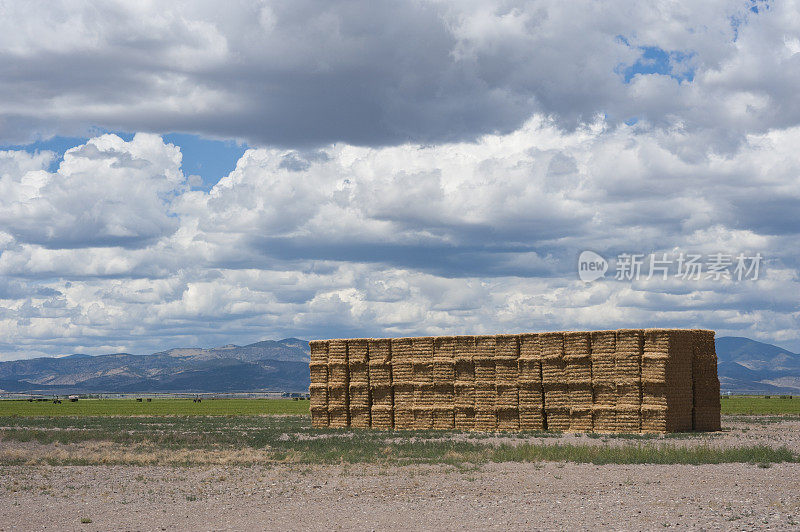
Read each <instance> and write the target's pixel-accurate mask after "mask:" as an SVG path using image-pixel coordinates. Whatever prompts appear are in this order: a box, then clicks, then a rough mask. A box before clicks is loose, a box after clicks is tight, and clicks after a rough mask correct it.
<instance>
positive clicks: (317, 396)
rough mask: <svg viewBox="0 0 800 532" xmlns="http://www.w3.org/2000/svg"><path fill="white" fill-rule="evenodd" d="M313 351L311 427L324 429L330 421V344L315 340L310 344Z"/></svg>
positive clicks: (311, 365) (310, 365)
mask: <svg viewBox="0 0 800 532" xmlns="http://www.w3.org/2000/svg"><path fill="white" fill-rule="evenodd" d="M308 346H309V348H310V349H311V362H309V369H310V371H311V384H310V385H309V387H308V392H309V393H310V394H311V398H310V399H311V405H310V409H311V426H312V427H315V428H324V427H327V426H328V425H329V420H328V342H327V340H314V341H312V342H309V343H308Z"/></svg>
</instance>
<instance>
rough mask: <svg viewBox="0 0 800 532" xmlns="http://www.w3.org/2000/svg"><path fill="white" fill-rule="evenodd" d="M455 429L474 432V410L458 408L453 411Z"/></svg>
mask: <svg viewBox="0 0 800 532" xmlns="http://www.w3.org/2000/svg"><path fill="white" fill-rule="evenodd" d="M454 417H455V428H456V429H457V430H474V429H475V409H474V408H460V407H458V406H456V407H455V409H454Z"/></svg>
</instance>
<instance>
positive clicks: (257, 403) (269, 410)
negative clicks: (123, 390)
mask: <svg viewBox="0 0 800 532" xmlns="http://www.w3.org/2000/svg"><path fill="white" fill-rule="evenodd" d="M308 404H309V402H308V401H293V400H292V399H204V400H203V401H202V402H200V403H194V402H192V400H191V399H161V398H156V399H153V400H152V401H151V402H149V403H148V402H147V400H143V401H142V402H141V403H139V402H137V401H136V400H135V399H81V400H79V401H77V402H75V403H71V402H69V401H67V400H64V401H63V402H62V403H61V404H53V403H52V402H51V401H49V402H36V401H34V402H29V401H25V400H23V401H20V400H5V401H0V416H56V417H60V416H257V415H278V414H308Z"/></svg>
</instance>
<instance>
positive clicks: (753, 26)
mask: <svg viewBox="0 0 800 532" xmlns="http://www.w3.org/2000/svg"><path fill="white" fill-rule="evenodd" d="M757 5H758V6H759V8H757V9H753V4H752V2H745V1H741V2H727V1H715V2H704V3H703V5H697V4H696V3H685V4H684V3H674V2H670V3H661V4H659V5H658V6H656V7H654V6H652V5H642V4H641V3H637V2H628V1H605V2H592V3H589V4H586V3H570V2H556V1H541V2H515V1H507V0H504V1H496V2H489V3H487V2H483V1H482V2H464V1H461V0H459V1H452V2H451V1H433V2H407V3H388V4H387V3H376V2H363V1H352V0H350V1H337V2H326V3H324V4H320V3H318V2H309V1H306V0H303V1H294V2H263V3H261V2H256V3H234V4H232V5H230V6H228V7H227V8H226V9H225V11H224V13H221V12H220V10H219V9H218V5H217V4H216V3H204V2H192V3H189V4H184V3H173V4H171V5H170V6H168V7H166V8H165V6H163V5H158V4H150V3H138V4H135V5H134V4H131V3H130V2H106V3H104V4H103V6H88V5H85V4H83V3H74V2H69V1H62V2H55V3H54V2H47V3H46V6H44V5H42V4H39V3H37V2H26V3H21V4H15V5H13V6H8V7H7V8H6V12H5V13H4V17H3V19H2V21H0V124H2V125H0V142H5V143H14V142H25V141H27V140H28V139H30V138H34V137H39V136H47V135H51V134H54V133H61V134H76V133H83V132H85V131H86V128H89V127H92V126H100V127H105V128H108V129H112V130H123V131H151V132H167V131H185V132H193V133H199V134H203V135H207V136H212V137H218V138H219V137H224V138H228V137H235V138H240V139H246V140H247V141H249V142H250V143H251V144H271V145H281V146H286V147H297V146H300V145H304V146H310V145H325V144H328V143H330V142H347V143H350V144H357V145H386V144H396V143H402V142H415V143H429V142H447V141H454V140H461V139H476V138H479V137H480V136H481V135H483V134H486V133H493V132H505V133H507V132H511V131H513V130H515V129H517V128H518V127H520V126H521V124H522V123H524V121H526V120H527V119H528V118H529V117H530V116H531V115H532V114H534V113H539V114H542V115H545V116H549V117H551V118H553V119H554V120H555V121H556V123H557V124H558V125H559V126H560V127H564V128H567V129H572V128H574V127H578V126H580V125H581V124H584V123H591V122H593V121H594V120H595V119H596V117H597V116H605V117H606V120H608V121H610V123H612V124H614V123H622V122H625V121H629V122H630V121H632V120H639V121H640V122H642V123H647V124H651V125H653V126H655V127H681V128H687V129H689V130H703V131H708V136H707V139H706V141H707V143H712V144H713V145H714V146H716V147H717V148H718V149H720V150H724V151H730V150H731V149H733V148H734V147H735V146H736V144H737V143H738V142H739V141H741V139H742V136H743V135H745V134H747V133H748V132H765V131H767V130H769V129H770V128H775V127H790V126H794V125H797V124H798V121H799V120H800V106H798V104H797V99H796V98H794V97H793V96H794V94H795V93H796V87H797V86H798V83H800V78H798V76H800V68H797V67H798V61H800V54H798V53H797V50H798V46H797V43H798V42H800V14H799V13H800V10H799V9H798V6H797V4H796V2H780V3H775V4H772V3H770V4H766V3H763V4H761V3H759V4H757ZM45 7H46V8H45ZM620 14H624V16H621V15H620ZM75 72H80V73H81V74H80V76H76V75H75ZM287 164H289V163H287Z"/></svg>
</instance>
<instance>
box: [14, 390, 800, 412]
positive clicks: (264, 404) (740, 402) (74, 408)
mask: <svg viewBox="0 0 800 532" xmlns="http://www.w3.org/2000/svg"><path fill="white" fill-rule="evenodd" d="M308 406H309V402H308V401H293V400H291V399H204V400H203V401H202V402H200V403H194V402H192V400H191V399H171V398H155V399H153V400H152V402H150V403H148V402H146V400H145V401H142V402H141V403H139V402H137V401H136V400H135V399H81V400H79V401H78V402H75V403H71V402H69V401H66V400H64V401H63V402H62V403H61V404H53V403H52V402H29V401H25V400H3V401H0V416H14V415H16V416H255V415H278V414H308ZM722 413H723V415H800V396H793V398H792V399H788V398H787V399H784V398H781V396H777V395H773V396H771V397H769V398H766V397H764V396H759V395H733V396H729V397H723V398H722Z"/></svg>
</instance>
